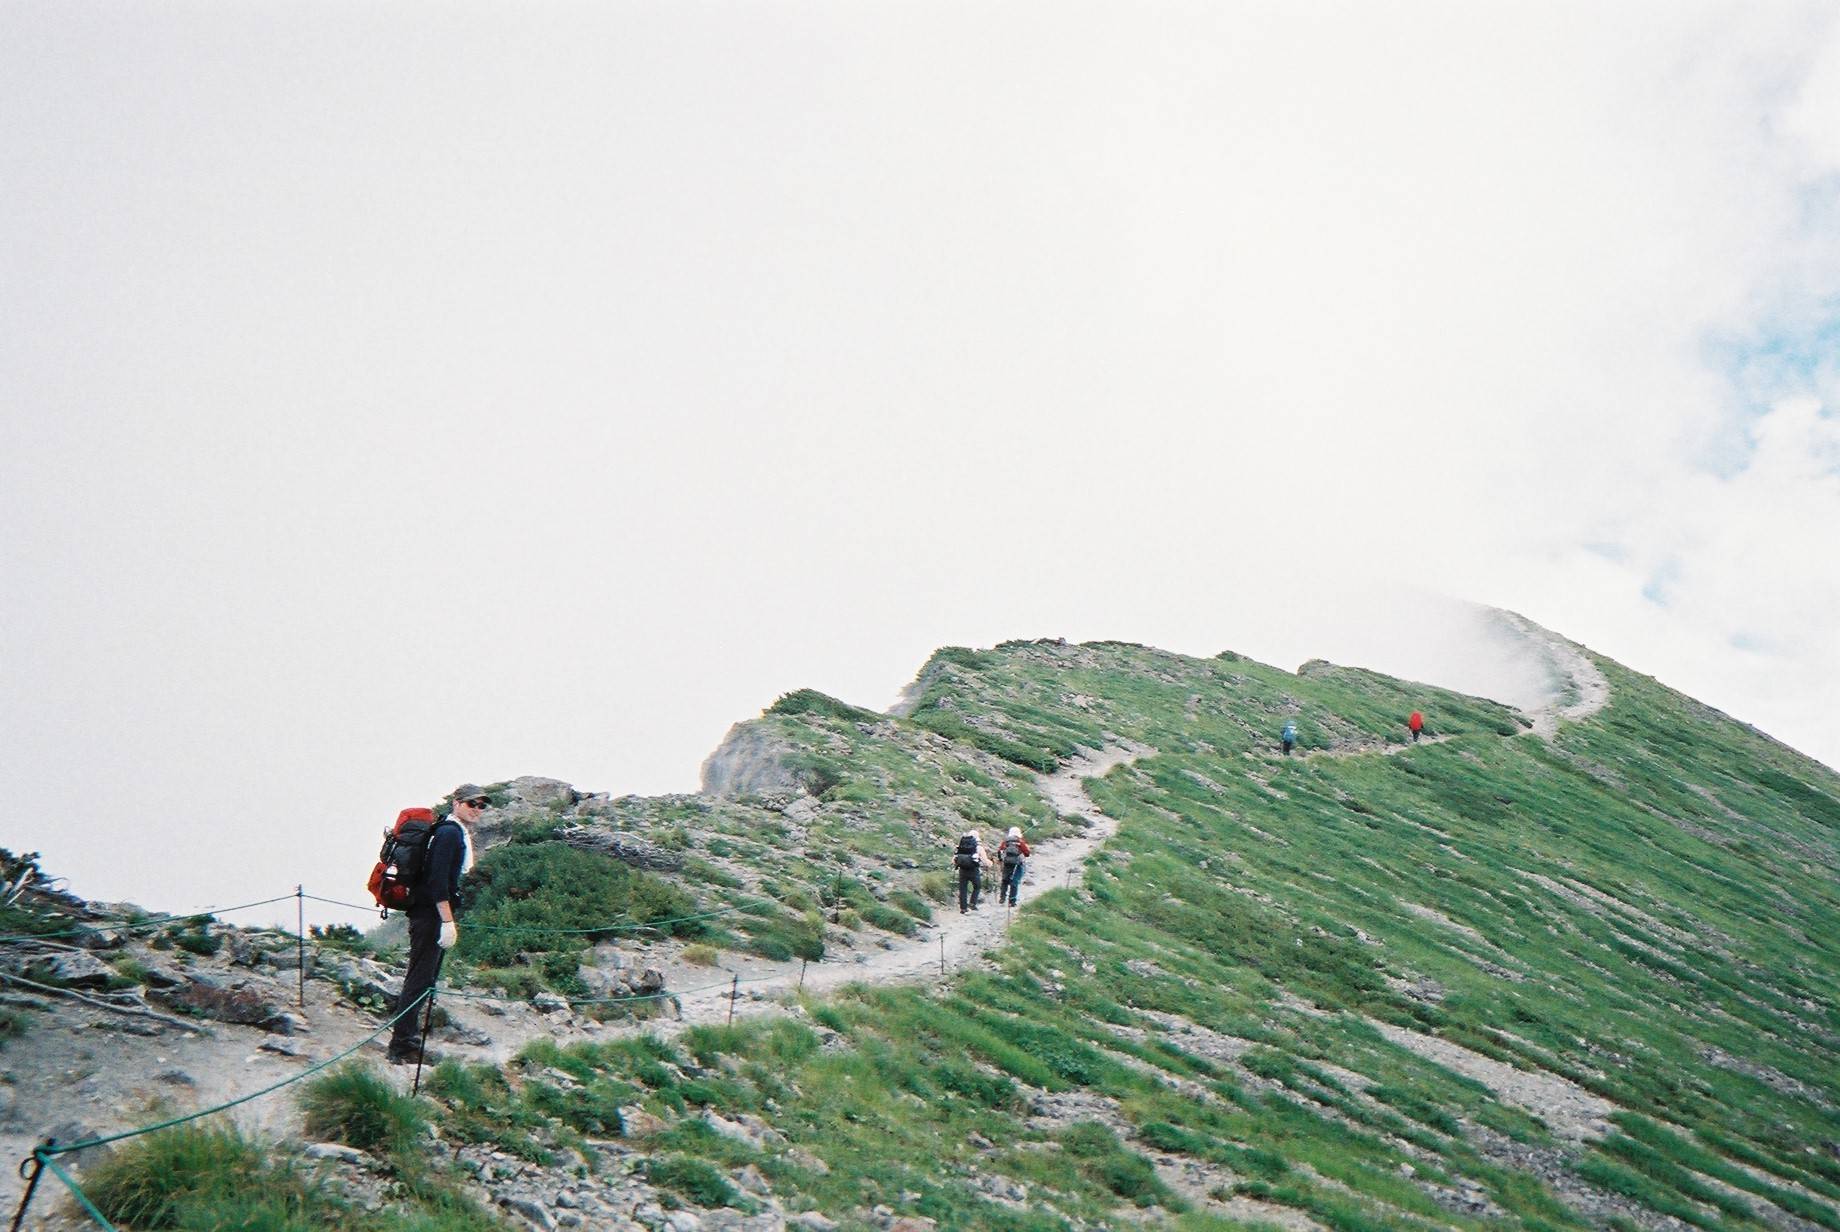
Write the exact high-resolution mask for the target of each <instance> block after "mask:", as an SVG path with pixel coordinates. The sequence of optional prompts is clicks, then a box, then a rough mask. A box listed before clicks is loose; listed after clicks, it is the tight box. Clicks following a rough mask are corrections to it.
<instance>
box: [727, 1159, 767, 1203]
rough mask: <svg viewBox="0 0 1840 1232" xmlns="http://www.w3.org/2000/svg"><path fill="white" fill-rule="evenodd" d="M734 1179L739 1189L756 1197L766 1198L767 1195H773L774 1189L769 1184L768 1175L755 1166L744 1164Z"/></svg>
mask: <svg viewBox="0 0 1840 1232" xmlns="http://www.w3.org/2000/svg"><path fill="white" fill-rule="evenodd" d="M733 1179H734V1182H735V1187H736V1188H737V1189H740V1190H742V1191H743V1192H745V1193H751V1194H754V1195H756V1196H764V1195H765V1194H768V1193H771V1192H772V1189H773V1187H772V1186H771V1185H769V1184H767V1177H766V1174H765V1173H763V1172H762V1171H761V1170H760V1169H759V1168H756V1167H755V1166H754V1165H753V1164H744V1165H742V1166H741V1167H740V1168H737V1169H736V1170H735V1172H734V1178H733Z"/></svg>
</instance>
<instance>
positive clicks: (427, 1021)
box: [409, 950, 447, 1099]
mask: <svg viewBox="0 0 1840 1232" xmlns="http://www.w3.org/2000/svg"><path fill="white" fill-rule="evenodd" d="M446 964H447V951H446V950H442V951H441V952H440V954H439V955H438V956H437V957H436V958H435V960H434V983H433V984H430V985H428V991H427V992H425V993H423V994H422V995H423V996H425V997H427V998H428V1008H427V1010H426V1011H424V1013H423V1015H422V1040H421V1043H420V1044H418V1045H417V1046H416V1049H415V1081H414V1083H413V1084H411V1085H410V1087H409V1096H410V1098H412V1099H413V1098H414V1097H415V1096H417V1095H420V1094H421V1093H422V1062H423V1061H424V1060H426V1059H427V1057H428V1033H429V1032H430V1031H432V1030H434V990H435V985H436V984H439V983H440V982H441V968H442V967H443V966H445V965H446Z"/></svg>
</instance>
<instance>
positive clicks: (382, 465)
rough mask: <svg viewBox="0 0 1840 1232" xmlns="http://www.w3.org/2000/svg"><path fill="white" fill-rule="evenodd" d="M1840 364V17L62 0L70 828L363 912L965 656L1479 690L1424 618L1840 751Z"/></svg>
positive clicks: (16, 340) (886, 694) (164, 879)
mask: <svg viewBox="0 0 1840 1232" xmlns="http://www.w3.org/2000/svg"><path fill="white" fill-rule="evenodd" d="M1837 357H1840V10H1836V9H1835V8H1834V6H1833V5H1831V4H1827V3H1816V4H1806V5H1792V4H1762V5H1759V4H1752V3H1746V4H1728V5H1727V4H1719V5H1708V4H1690V3H1679V2H1677V0H1668V2H1666V3H1622V4H1616V5H1604V4H1601V3H1596V2H1593V3H1585V4H1557V3H1538V4H1534V3H1525V4H1513V5H1510V4H1502V3H1474V2H1473V0H1464V2H1461V3H1445V4H1371V3H1352V2H1351V3H1302V2H1299V3H1261V4H1245V3H1238V4H1235V3H1216V2H1209V3H1197V4H1081V3H1068V2H1066V0H1054V2H1053V3H1039V4H996V5H992V4H984V3H978V4H895V3H868V4H864V3H860V2H856V0H851V2H848V3H843V2H839V3H827V4H816V3H801V4H793V3H747V4H744V3H730V4H720V5H712V4H693V3H682V2H676V0H674V2H673V3H670V4H646V5H633V4H611V3H593V4H581V5H565V4H547V5H536V4H511V3H503V4H492V5H485V4H461V3H441V4H432V3H424V4H407V3H398V4H390V5H376V4H371V3H350V4H299V3H296V4H281V3H254V4H234V5H233V4H222V3H208V4H182V3H168V4H151V3H105V4H91V3H81V2H77V0H49V2H42V3H41V2H31V0H11V2H10V3H8V4H6V5H5V6H3V7H0V535H3V537H0V791H3V792H4V800H5V811H6V815H7V821H6V823H5V826H4V828H3V830H0V843H4V844H5V845H7V846H10V847H12V848H14V849H15V850H18V849H36V850H40V851H43V852H44V853H45V855H46V861H45V862H46V863H47V865H48V866H49V867H50V868H51V869H52V870H53V871H56V872H59V873H62V874H64V875H66V876H68V877H69V878H70V880H71V882H72V884H73V888H75V889H76V890H77V891H78V892H80V893H83V894H85V895H88V896H91V897H105V898H107V897H132V898H134V899H136V900H138V901H141V902H143V903H145V904H147V905H148V906H150V907H156V908H161V909H177V908H189V907H191V906H194V905H202V904H210V903H217V904H222V903H227V902H235V901H243V900H245V899H249V898H255V897H265V896H267V895H268V894H273V893H281V892H284V891H291V889H292V887H293V886H294V884H295V883H297V882H305V883H306V885H307V888H308V890H309V892H317V893H321V894H326V895H328V896H330V897H336V898H349V899H353V900H354V901H355V900H356V899H357V898H359V897H361V896H362V882H363V878H364V876H365V875H366V873H367V872H368V870H369V863H370V859H371V853H372V851H373V850H374V845H375V841H376V834H377V831H378V829H379V828H380V827H381V826H382V825H383V824H385V823H386V822H387V821H388V820H389V819H390V818H391V817H393V816H394V814H395V810H396V809H397V808H398V807H400V806H402V805H405V804H411V803H423V802H429V801H431V800H432V799H434V798H435V797H437V796H439V795H440V794H441V793H443V792H445V791H446V790H447V789H449V788H451V787H452V786H453V785H454V784H455V783H457V782H459V781H461V780H463V779H473V780H478V781H490V780H495V779H502V778H509V777H513V776H516V775H519V774H545V775H551V776H554V777H558V778H564V779H568V780H570V781H573V782H575V783H577V784H578V785H580V786H582V787H583V788H585V789H594V790H612V791H615V792H622V793H623V792H640V793H656V792H661V791H667V790H688V789H691V788H693V787H694V786H695V783H696V774H697V767H698V764H699V762H700V761H701V759H702V758H703V756H704V755H705V754H707V753H708V752H709V750H710V749H712V748H713V747H714V746H715V744H716V743H717V742H718V741H719V740H720V738H721V736H722V734H723V732H724V730H725V729H726V728H727V727H728V725H729V724H730V723H731V722H734V721H736V720H739V719H743V718H747V717H750V716H752V715H753V714H755V713H757V712H758V711H759V709H760V708H761V707H762V706H764V705H766V704H768V703H770V702H771V701H772V700H773V698H774V697H776V696H777V695H778V694H780V693H782V692H785V691H787V690H790V689H793V688H796V687H800V686H807V685H809V686H812V687H816V688H820V689H823V690H825V691H827V692H830V693H834V694H837V695H839V696H842V697H844V698H847V699H849V700H851V701H854V702H858V703H863V704H870V705H876V706H880V705H885V704H887V703H888V702H889V701H891V700H892V699H893V697H894V695H895V693H896V691H897V690H898V689H899V687H900V686H901V685H902V684H904V683H905V682H906V681H907V680H908V679H909V678H910V677H911V676H912V674H913V672H914V671H915V669H916V668H917V667H918V666H919V665H920V663H921V662H922V661H923V660H924V658H925V657H926V655H927V654H928V653H929V652H930V651H931V650H932V649H933V648H934V647H936V646H939V645H943V644H951V643H964V644H975V645H988V644H991V643H993V642H996V641H999V640H1002V639H1006V638H1012V637H1033V636H1066V637H1069V638H1074V639H1087V638H1094V637H1118V638H1124V639H1127V640H1132V641H1141V642H1147V643H1151V644H1156V645H1161V646H1165V647H1167V648H1170V649H1173V650H1180V651H1187V652H1193V653H1201V654H1211V653H1213V652H1215V651H1218V650H1220V649H1223V648H1232V649H1236V650H1240V651H1242V652H1245V653H1249V654H1252V655H1255V656H1257V657H1259V658H1262V659H1265V660H1267V661H1271V662H1276V663H1280V664H1283V665H1285V666H1295V665H1296V664H1297V663H1298V662H1300V661H1301V660H1303V659H1305V658H1308V657H1312V656H1317V655H1322V656H1326V657H1330V658H1335V659H1337V660H1339V661H1344V662H1364V663H1367V664H1369V665H1372V666H1377V667H1382V668H1389V667H1390V668H1393V669H1394V670H1402V671H1403V670H1410V671H1415V672H1422V673H1435V672H1437V671H1438V670H1439V669H1438V667H1437V664H1438V662H1439V661H1440V660H1439V656H1440V655H1442V656H1444V659H1443V662H1444V663H1445V667H1446V668H1447V669H1448V670H1447V671H1446V672H1445V673H1444V674H1445V675H1446V676H1448V677H1449V678H1451V679H1453V680H1458V681H1461V680H1462V679H1465V678H1464V677H1463V665H1462V664H1461V663H1460V662H1458V660H1459V659H1460V658H1461V654H1460V652H1459V650H1458V649H1456V648H1455V647H1454V646H1453V645H1452V644H1450V643H1449V642H1448V641H1447V639H1446V633H1447V630H1448V622H1447V621H1446V620H1444V619H1443V618H1442V617H1441V616H1437V613H1439V612H1441V611H1442V609H1441V608H1440V607H1439V606H1438V605H1437V604H1436V603H1435V602H1434V601H1432V600H1425V599H1416V598H1413V597H1412V596H1414V595H1415V594H1417V593H1418V592H1420V591H1426V592H1433V593H1439V594H1447V595H1453V596H1459V597H1462V598H1464V599H1471V600H1478V601H1482V602H1488V603H1498V604H1502V605H1504V606H1509V607H1512V608H1515V609H1517V610H1519V611H1522V612H1524V613H1526V614H1527V615H1529V616H1531V617H1533V618H1534V619H1536V620H1538V621H1540V622H1542V623H1544V624H1547V625H1549V626H1551V627H1553V628H1556V629H1558V630H1559V631H1561V632H1563V633H1566V634H1567V635H1569V636H1571V637H1574V638H1577V639H1578V640H1581V641H1583V642H1585V643H1587V644H1589V645H1591V646H1592V647H1594V648H1596V649H1599V650H1602V651H1604V652H1606V653H1608V654H1610V655H1612V656H1614V657H1616V658H1618V659H1620V660H1621V661H1623V662H1625V663H1627V664H1629V665H1630V666H1632V667H1635V668H1637V669H1639V670H1642V671H1645V672H1649V673H1652V674H1654V675H1656V676H1658V677H1660V678H1661V679H1662V680H1664V681H1666V682H1668V683H1670V684H1672V685H1675V686H1676V687H1679V688H1682V689H1684V690H1686V691H1688V692H1690V693H1693V694H1694V695H1696V696H1698V697H1700V698H1702V699H1703V700H1705V701H1707V702H1710V703H1712V704H1714V705H1717V706H1719V707H1721V708H1722V709H1725V710H1727V711H1729V712H1731V713H1733V714H1734V715H1736V716H1738V717H1740V718H1743V719H1746V720H1749V721H1752V722H1755V723H1756V724H1758V725H1759V726H1761V727H1763V728H1764V729H1765V730H1767V731H1769V732H1771V733H1772V734H1774V735H1776V736H1778V737H1780V738H1782V739H1784V740H1786V741H1788V742H1790V743H1792V744H1794V745H1796V746H1797V747H1799V748H1801V749H1803V750H1805V751H1807V752H1809V753H1811V754H1813V755H1815V756H1817V757H1820V758H1822V759H1823V760H1825V761H1826V762H1828V763H1829V764H1830V765H1833V764H1840V720H1836V719H1835V717H1834V714H1835V711H1834V706H1835V698H1836V697H1837V696H1840V633H1837V631H1836V629H1837V626H1836V623H1835V612H1836V610H1840V554H1837V553H1836V551H1835V547H1836V531H1835V528H1836V526H1840V414H1837V408H1840V358H1837ZM1420 615H1423V616H1425V617H1426V618H1425V619H1416V618H1415V617H1417V616H1420ZM353 918H356V917H353Z"/></svg>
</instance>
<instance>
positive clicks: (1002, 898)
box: [997, 826, 1029, 907]
mask: <svg viewBox="0 0 1840 1232" xmlns="http://www.w3.org/2000/svg"><path fill="white" fill-rule="evenodd" d="M1028 856H1029V844H1028V840H1027V839H1025V838H1023V837H1022V827H1021V826H1011V827H1010V828H1009V833H1008V834H1005V835H1004V836H1003V841H1002V842H1000V843H998V844H997V860H998V861H999V862H1000V863H1001V864H1002V866H1003V880H1002V881H1001V882H1000V883H999V884H998V886H997V901H998V902H1000V903H1003V902H1007V903H1008V904H1009V905H1010V906H1012V907H1014V906H1015V905H1016V891H1017V889H1018V888H1020V887H1021V885H1022V870H1023V867H1024V866H1023V861H1025V860H1027V859H1028Z"/></svg>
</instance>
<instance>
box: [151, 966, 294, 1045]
mask: <svg viewBox="0 0 1840 1232" xmlns="http://www.w3.org/2000/svg"><path fill="white" fill-rule="evenodd" d="M151 996H152V998H153V1000H154V1001H156V1002H158V1003H159V1004H161V1005H164V1006H166V1007H167V1008H168V1009H175V1010H181V1011H186V1012H190V1013H196V1014H202V1015H203V1016H204V1017H206V1018H212V1019H215V1020H217V1021H218V1022H231V1023H240V1024H242V1025H245V1026H256V1027H264V1028H267V1029H268V1030H271V1031H274V1030H279V1029H280V1026H279V1025H278V1024H280V1023H281V1022H282V1020H283V1018H284V1016H285V1015H286V1014H287V1011H286V1010H284V1009H282V1008H281V1006H280V1005H278V1004H277V1003H276V1002H274V1001H272V1000H270V999H269V998H268V996H267V995H266V994H265V993H264V992H263V990H261V989H259V988H254V987H252V986H250V985H249V984H247V983H239V984H229V983H226V982H225V981H223V980H220V979H217V978H216V977H214V976H208V975H193V976H192V977H191V978H190V980H189V981H188V982H187V983H185V984H183V985H180V986H179V987H177V988H163V989H154V990H153V992H152V994H151Z"/></svg>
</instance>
